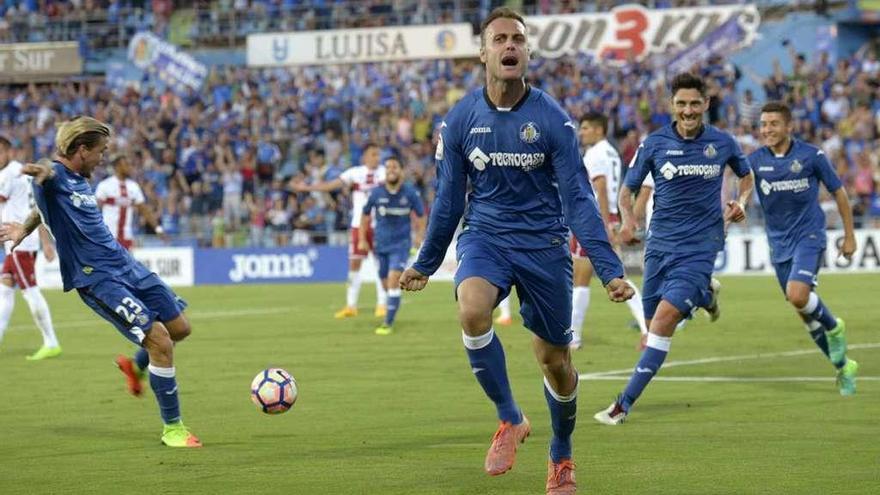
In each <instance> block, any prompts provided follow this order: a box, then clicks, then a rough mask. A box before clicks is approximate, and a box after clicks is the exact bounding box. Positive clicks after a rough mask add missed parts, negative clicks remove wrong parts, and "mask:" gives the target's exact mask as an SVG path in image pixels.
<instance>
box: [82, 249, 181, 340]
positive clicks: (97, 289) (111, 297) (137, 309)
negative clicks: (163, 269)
mask: <svg viewBox="0 0 880 495" xmlns="http://www.w3.org/2000/svg"><path fill="white" fill-rule="evenodd" d="M77 292H79V297H80V298H81V299H82V300H83V302H85V303H86V305H87V306H88V307H90V308H92V310H94V311H95V313H98V314H99V315H101V317H102V318H104V319H105V320H107V321H109V322H110V323H112V324H113V326H114V327H116V329H117V330H119V333H121V334H122V336H123V337H125V338H127V339H128V340H130V341H132V342H134V343H135V344H138V345H141V343H142V342H143V340H144V338H145V337H146V334H147V332H149V331H150V328H152V326H153V322H154V321H156V320H158V321H162V322H165V321H171V320H173V319H175V318H177V317H178V316H179V315H180V314H181V313H182V312H183V310H184V309H185V308H186V301H184V300H183V299H181V298H180V297H178V296H177V294H175V293H174V291H173V290H171V288H170V287H168V286H167V285H165V282H163V281H162V280H161V279H160V278H159V276H158V275H156V274H155V273H151V272H149V271H147V269H146V268H144V267H143V266H140V265H139V266H137V267H135V268H133V269H132V270H131V271H129V272H127V273H124V274H122V275H120V276H118V277H114V278H108V279H104V280H101V281H100V282H98V283H96V284H94V285H90V286H88V287H81V288H79V289H77Z"/></svg>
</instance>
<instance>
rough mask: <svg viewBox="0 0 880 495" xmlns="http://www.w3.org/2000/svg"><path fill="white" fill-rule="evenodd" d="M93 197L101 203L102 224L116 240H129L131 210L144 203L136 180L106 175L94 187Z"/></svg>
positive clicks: (131, 218)
mask: <svg viewBox="0 0 880 495" xmlns="http://www.w3.org/2000/svg"><path fill="white" fill-rule="evenodd" d="M95 198H96V199H97V200H98V204H99V205H101V213H102V214H103V215H104V224H105V225H107V228H108V229H110V233H112V234H113V237H115V238H116V239H117V240H118V241H120V242H121V241H131V240H132V236H133V235H134V233H133V229H132V222H133V214H132V210H133V209H134V207H135V206H136V205H141V204H143V203H144V193H143V191H141V187H140V186H139V185H137V182H135V181H133V180H131V179H125V181H120V180H119V178H118V177H116V176H115V175H113V176H110V177H107V178H106V179H104V180H102V181H101V182H99V183H98V187H96V188H95Z"/></svg>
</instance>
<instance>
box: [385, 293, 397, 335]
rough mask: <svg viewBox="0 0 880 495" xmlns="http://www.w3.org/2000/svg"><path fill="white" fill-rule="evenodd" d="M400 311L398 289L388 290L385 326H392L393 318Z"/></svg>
mask: <svg viewBox="0 0 880 495" xmlns="http://www.w3.org/2000/svg"><path fill="white" fill-rule="evenodd" d="M398 309H400V289H397V288H395V289H388V312H387V313H385V324H386V325H388V326H389V327H390V326H391V325H394V317H395V316H397V310H398Z"/></svg>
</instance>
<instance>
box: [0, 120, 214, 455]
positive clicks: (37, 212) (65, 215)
mask: <svg viewBox="0 0 880 495" xmlns="http://www.w3.org/2000/svg"><path fill="white" fill-rule="evenodd" d="M110 133H111V131H110V127H109V126H108V125H106V124H104V123H102V122H100V121H98V120H95V119H93V118H90V117H82V116H81V117H76V118H74V119H72V120H70V121H68V122H64V123H63V124H61V125H60V126H59V127H58V131H57V134H56V136H55V145H56V148H57V157H56V159H55V161H53V162H49V161H48V160H45V161H43V162H41V163H36V164H27V165H25V166H24V167H23V168H22V173H25V174H28V175H31V176H33V177H34V200H35V202H36V205H37V208H36V209H34V211H33V212H32V213H31V215H30V216H29V217H28V218H27V220H26V221H25V223H24V224H20V223H4V224H3V225H2V226H0V240H3V241H7V240H10V241H12V242H13V249H14V246H16V245H18V243H19V242H21V240H22V239H24V238H25V237H26V236H27V235H28V234H30V233H31V232H33V231H34V229H36V228H37V227H38V226H39V225H40V224H41V223H43V224H45V225H46V226H47V227H48V229H49V231H50V233H51V234H52V236H53V237H54V238H55V243H56V248H57V252H58V258H59V260H60V264H61V279H62V281H63V283H64V290H65V291H69V290H71V289H76V290H77V292H78V293H79V296H80V298H81V299H82V300H83V302H85V303H86V305H87V306H89V307H90V308H92V309H93V310H94V311H95V312H96V313H98V314H99V315H100V316H101V317H103V318H104V319H105V320H107V321H109V322H110V323H112V324H113V326H115V327H116V329H117V330H119V332H120V333H122V335H123V336H124V337H125V338H127V339H128V340H130V341H131V342H133V343H135V344H137V345H140V346H142V347H143V348H145V349H146V350H147V353H148V354H149V365H148V367H147V368H148V370H149V375H150V386H151V387H152V389H153V392H154V393H155V394H156V399H157V400H158V402H159V409H160V411H161V415H162V421H163V422H164V423H165V427H164V430H163V432H162V442H163V443H164V444H165V445H168V446H171V447H201V442H199V439H198V438H196V436H195V435H193V434H192V433H190V432H189V430H188V429H187V428H186V427H185V426H184V425H183V422H182V421H181V416H180V405H179V402H178V399H177V381H176V380H175V371H174V359H173V355H174V346H173V342H174V341H180V340H182V339H183V338H185V337H186V336H187V335H189V333H190V325H189V322H188V321H187V319H186V317H185V316H184V314H183V309H184V308H185V307H186V303H184V302H183V300H182V299H180V298H179V297H177V295H175V294H174V292H173V291H172V290H171V289H170V288H169V287H168V286H167V285H165V283H164V282H162V280H160V279H159V277H158V276H157V275H156V274H155V273H151V272H150V271H149V270H147V269H146V268H145V267H144V266H143V265H142V264H140V263H139V262H137V261H135V259H134V258H132V257H131V255H130V254H129V253H128V251H127V250H126V249H125V248H124V247H122V246H121V245H120V244H119V243H118V242H117V241H116V239H114V238H113V235H112V234H111V233H110V230H108V229H107V226H106V225H105V224H104V219H103V217H102V216H101V210H100V209H99V208H98V201H97V200H96V199H95V193H94V191H93V190H92V188H91V186H90V185H89V183H88V178H89V177H91V173H92V171H93V170H94V169H95V167H97V166H98V165H99V164H100V163H101V161H102V160H103V156H104V152H105V151H106V149H107V143H108V142H109V140H110Z"/></svg>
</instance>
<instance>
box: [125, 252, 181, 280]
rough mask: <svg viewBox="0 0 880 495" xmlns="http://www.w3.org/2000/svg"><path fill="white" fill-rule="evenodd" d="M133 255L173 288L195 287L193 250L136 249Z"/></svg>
mask: <svg viewBox="0 0 880 495" xmlns="http://www.w3.org/2000/svg"><path fill="white" fill-rule="evenodd" d="M132 254H133V255H134V257H135V259H136V260H138V261H140V262H141V263H143V264H144V266H146V267H147V269H148V270H150V271H151V272H156V274H157V275H159V278H161V279H162V280H164V281H165V283H166V284H168V285H170V286H172V287H191V286H192V285H194V279H195V270H194V269H193V250H192V248H188V247H158V248H136V249H135V250H134V251H133V252H132Z"/></svg>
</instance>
